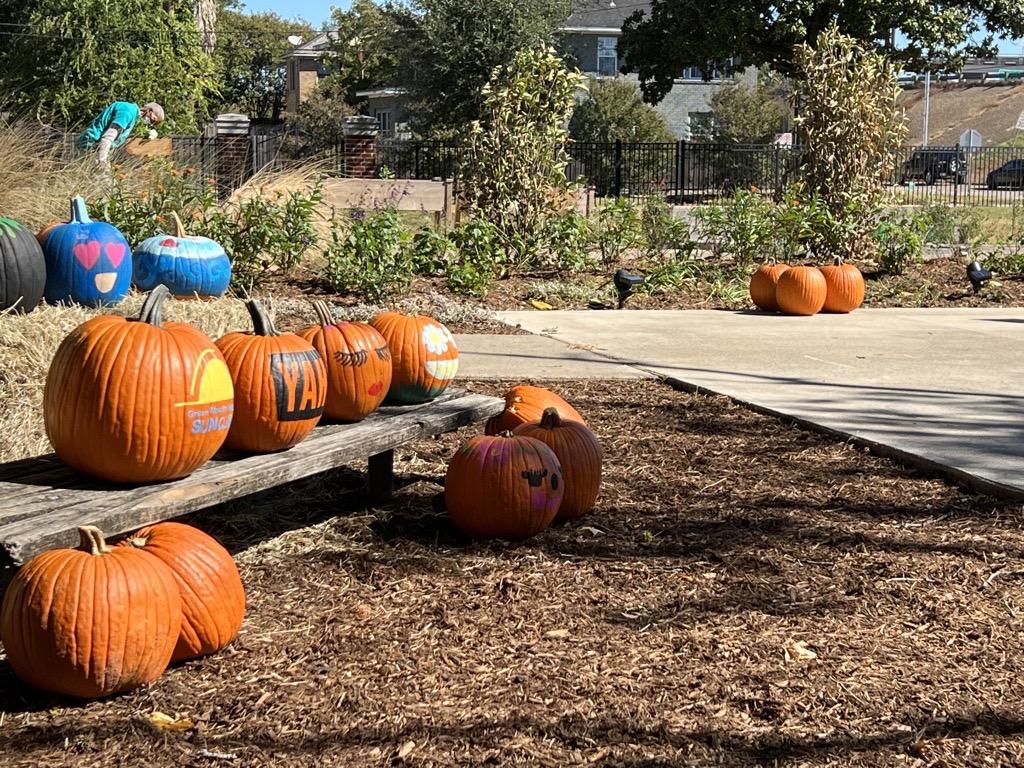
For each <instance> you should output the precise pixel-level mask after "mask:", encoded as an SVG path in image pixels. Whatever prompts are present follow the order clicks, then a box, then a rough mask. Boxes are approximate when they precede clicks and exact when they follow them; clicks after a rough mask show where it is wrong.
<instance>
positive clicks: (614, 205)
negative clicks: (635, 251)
mask: <svg viewBox="0 0 1024 768" xmlns="http://www.w3.org/2000/svg"><path fill="white" fill-rule="evenodd" d="M591 224H592V238H593V242H594V244H595V245H596V246H597V247H598V249H599V250H600V251H601V261H602V262H603V263H604V264H605V265H606V266H607V265H611V264H615V263H617V262H619V261H620V260H621V259H622V257H623V256H624V255H625V254H626V252H627V251H628V250H630V249H631V248H635V247H636V246H637V245H639V243H640V215H639V212H638V211H637V209H636V206H635V205H633V203H632V202H631V201H630V200H629V199H628V198H625V197H619V198H615V199H613V200H611V201H609V202H606V203H605V204H604V205H603V206H601V208H600V210H598V212H597V216H595V217H594V219H593V220H592V222H591Z"/></svg>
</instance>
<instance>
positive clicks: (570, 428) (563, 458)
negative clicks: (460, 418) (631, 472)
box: [515, 408, 602, 520]
mask: <svg viewBox="0 0 1024 768" xmlns="http://www.w3.org/2000/svg"><path fill="white" fill-rule="evenodd" d="M515 434H517V435H523V436H525V437H532V438H535V439H537V440H540V441H541V442H542V443H544V445H546V446H548V448H550V449H551V450H552V451H553V452H554V454H555V456H557V457H558V463H559V464H560V465H561V466H562V482H563V483H564V484H565V491H564V494H563V496H562V504H561V505H560V506H559V508H558V515H557V516H556V519H557V520H575V519H576V518H579V517H583V515H585V514H587V512H589V511H590V510H592V509H593V508H594V504H595V503H596V502H597V494H598V492H599V491H600V490H601V462H602V452H601V444H600V443H599V442H598V441H597V436H596V435H595V434H594V433H593V432H591V431H590V430H589V429H588V428H587V427H586V426H585V425H583V424H580V423H579V422H578V421H570V420H568V419H563V418H562V417H561V416H559V415H558V411H557V410H556V409H555V408H546V409H545V410H544V415H543V416H542V417H541V419H540V423H538V424H523V425H522V426H520V427H518V428H517V429H516V430H515Z"/></svg>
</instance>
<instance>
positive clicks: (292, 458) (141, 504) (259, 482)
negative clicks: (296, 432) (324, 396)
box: [0, 393, 503, 564]
mask: <svg viewBox="0 0 1024 768" xmlns="http://www.w3.org/2000/svg"><path fill="white" fill-rule="evenodd" d="M502 407H503V403H502V401H501V400H499V399H498V398H494V397H488V396H485V395H473V394H462V395H459V394H457V393H453V396H450V397H449V399H446V400H440V401H434V402H433V403H429V404H427V405H424V406H418V407H413V408H402V409H382V410H381V411H380V412H379V413H378V414H376V415H375V416H374V417H373V418H369V419H367V420H366V421H363V422H361V423H359V424H340V425H330V424H329V425H325V426H322V427H318V428H317V429H316V430H314V432H313V434H312V435H311V436H310V437H309V438H307V439H306V440H304V441H303V442H301V443H299V444H298V445H297V446H295V447H294V448H291V449H290V450H288V451H284V452H282V453H274V454H263V455H258V456H246V457H243V458H237V459H233V460H231V459H218V460H214V461H211V462H209V463H208V464H206V465H204V466H203V467H201V468H200V469H198V470H196V471H195V472H194V473H193V474H192V475H190V476H189V477H187V478H184V479H182V480H176V481H173V482H170V483H160V484H155V485H148V486H140V487H123V486H115V485H104V484H100V483H95V484H90V485H88V486H86V487H84V488H83V487H61V486H60V485H59V484H57V485H54V486H49V487H45V488H44V487H40V489H39V494H38V496H34V495H29V496H28V497H26V498H27V499H32V501H31V502H26V503H25V504H24V505H23V506H24V507H25V508H30V509H32V510H34V511H35V512H34V514H32V515H31V516H25V515H24V514H23V513H19V511H18V510H14V511H13V515H11V516H7V517H0V546H2V547H3V549H4V551H6V553H7V555H8V556H9V557H10V559H11V560H12V561H13V562H15V563H17V564H20V563H23V562H24V561H25V560H26V559H28V558H30V557H32V555H34V554H36V553H38V552H42V551H43V550H46V549H51V548H53V547H61V546H72V545H74V544H75V542H76V541H77V540H78V536H77V532H76V529H77V528H78V526H80V525H96V526H99V527H100V528H101V529H103V531H104V532H105V533H107V534H109V535H111V536H113V535H116V534H119V533H125V532H128V531H131V530H133V529H135V528H138V527H139V526H142V525H146V524H149V523H153V522H157V521H159V520H166V519H168V518H171V517H178V516H180V515H183V514H186V513H189V512H194V511H196V510H198V509H204V508H206V507H211V506H214V505H216V504H220V503H222V502H224V501H228V500H230V499H234V498H238V497H240V496H245V495H248V494H251V493H256V492H259V491H262V490H266V489H268V488H272V487H274V486H277V485H281V484H283V483H287V482H291V481H293V480H298V479H301V478H304V477H309V476H311V475H315V474H318V473H320V472H324V471H327V470H329V469H332V468H334V467H337V466H339V465H342V464H346V463H348V462H351V461H354V460H356V459H361V458H365V457H369V456H374V455H377V454H382V453H385V452H387V451H391V450H393V449H394V448H397V447H398V446H400V445H402V444H404V443H407V442H409V441H411V440H415V439H417V438H420V437H429V436H432V435H439V434H443V433H445V432H451V431H452V430H454V429H457V428H459V427H462V426H468V425H470V424H473V423H476V422H479V421H482V420H484V419H487V418H489V417H491V416H493V415H495V414H497V413H499V412H500V411H501V409H502ZM55 476H58V477H67V476H66V475H62V474H61V473H60V472H55ZM74 477H75V479H76V480H77V481H80V478H78V477H77V476H74ZM14 484H16V483H14ZM68 485H69V486H70V485H73V483H68ZM6 490H9V489H6ZM38 497H42V498H43V499H44V501H42V502H41V503H38V504H37V503H36V502H35V500H36V498H38ZM7 511H8V510H4V512H5V513H6V512H7Z"/></svg>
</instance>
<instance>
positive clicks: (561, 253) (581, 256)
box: [543, 211, 592, 272]
mask: <svg viewBox="0 0 1024 768" xmlns="http://www.w3.org/2000/svg"><path fill="white" fill-rule="evenodd" d="M543 237H544V242H545V245H546V248H547V264H546V266H549V267H551V268H552V269H554V270H556V271H559V272H582V271H584V270H586V269H588V268H590V267H591V266H592V263H591V260H590V222H588V221H587V218H586V217H585V216H583V215H582V214H580V213H579V212H578V211H569V212H568V213H565V214H563V215H561V216H554V217H552V218H550V219H548V220H547V227H546V229H545V232H544V236H543Z"/></svg>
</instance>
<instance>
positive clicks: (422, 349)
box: [370, 312, 459, 404]
mask: <svg viewBox="0 0 1024 768" xmlns="http://www.w3.org/2000/svg"><path fill="white" fill-rule="evenodd" d="M370 325H372V326H373V327H374V328H376V329H377V330H378V331H380V334H381V335H382V336H383V337H384V339H385V341H387V343H388V349H390V350H391V389H390V390H389V391H388V397H387V399H388V402H391V403H400V404H409V403H425V402H427V401H429V400H433V399H434V398H435V397H437V396H438V395H440V394H441V393H442V392H444V391H445V389H447V388H448V385H449V384H451V383H452V379H454V378H455V374H456V373H457V372H458V370H459V349H458V347H456V346H455V339H454V338H453V337H452V334H451V332H450V331H449V330H448V329H447V328H445V327H444V326H443V325H441V323H439V322H438V321H437V320H435V319H433V318H432V317H426V316H425V315H402V314H399V313H397V312H382V313H381V314H379V315H377V316H376V317H375V318H373V320H371V321H370Z"/></svg>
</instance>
